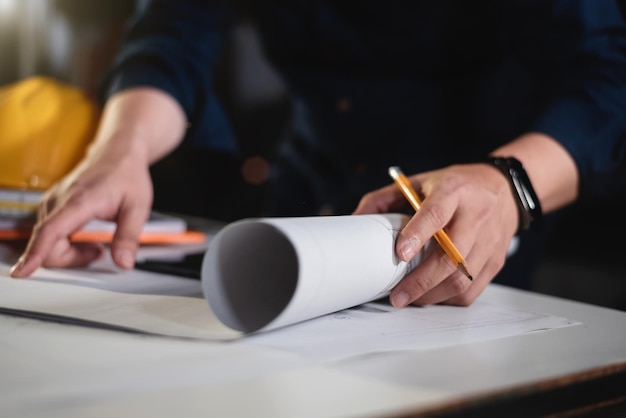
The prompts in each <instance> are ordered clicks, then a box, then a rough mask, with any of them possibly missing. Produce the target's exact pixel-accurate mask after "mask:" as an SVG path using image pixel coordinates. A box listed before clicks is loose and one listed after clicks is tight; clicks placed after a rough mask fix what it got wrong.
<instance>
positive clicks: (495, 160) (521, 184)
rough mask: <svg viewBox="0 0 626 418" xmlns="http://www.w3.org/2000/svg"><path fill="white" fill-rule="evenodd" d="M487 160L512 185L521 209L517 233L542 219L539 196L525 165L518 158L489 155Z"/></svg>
mask: <svg viewBox="0 0 626 418" xmlns="http://www.w3.org/2000/svg"><path fill="white" fill-rule="evenodd" d="M487 162H488V163H489V164H491V165H493V166H494V167H496V168H497V169H499V170H500V171H501V172H502V173H503V174H504V175H505V176H506V178H507V180H508V181H509V183H510V185H511V189H512V190H513V194H514V196H515V201H516V202H517V208H518V209H519V226H518V229H517V234H519V233H520V232H521V231H523V230H525V229H528V228H530V226H531V225H532V224H533V223H535V222H537V221H538V220H539V219H541V216H542V211H541V203H540V202H539V199H538V198H537V194H536V193H535V189H534V188H533V185H532V183H531V182H530V179H529V178H528V175H527V174H526V170H524V166H523V165H522V163H521V162H520V161H519V160H518V159H516V158H513V157H487Z"/></svg>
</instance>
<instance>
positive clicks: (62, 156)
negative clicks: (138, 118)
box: [0, 76, 100, 190]
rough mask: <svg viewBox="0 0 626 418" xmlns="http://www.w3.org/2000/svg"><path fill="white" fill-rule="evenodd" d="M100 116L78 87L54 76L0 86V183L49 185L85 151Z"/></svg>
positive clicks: (26, 186) (31, 186) (25, 186)
mask: <svg viewBox="0 0 626 418" xmlns="http://www.w3.org/2000/svg"><path fill="white" fill-rule="evenodd" d="M99 116H100V109H99V107H98V105H97V104H96V103H95V102H94V101H93V100H91V99H89V98H88V97H87V96H85V95H84V94H83V92H82V91H81V90H80V89H78V88H76V87H73V86H70V85H67V84H65V83H62V82H60V81H58V80H55V79H53V78H49V77H42V76H36V77H30V78H26V79H24V80H21V81H18V82H16V83H13V84H9V85H7V86H4V87H2V88H0V187H4V188H16V189H30V190H45V189H47V188H48V187H50V186H51V185H52V184H54V183H55V182H56V181H57V180H59V179H60V178H61V177H62V176H63V175H65V174H67V173H68V172H69V171H70V170H71V169H72V168H73V167H74V166H75V165H76V164H77V163H78V161H79V160H80V159H81V157H82V156H83V155H84V153H85V150H86V148H87V145H88V144H89V142H90V141H91V139H92V137H93V135H94V132H95V129H96V126H97V123H98V118H99Z"/></svg>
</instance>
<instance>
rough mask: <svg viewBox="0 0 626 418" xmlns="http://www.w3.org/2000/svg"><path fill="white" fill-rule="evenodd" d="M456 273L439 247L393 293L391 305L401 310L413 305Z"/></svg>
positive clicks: (455, 269)
mask: <svg viewBox="0 0 626 418" xmlns="http://www.w3.org/2000/svg"><path fill="white" fill-rule="evenodd" d="M456 271H457V268H456V266H455V265H454V264H453V263H452V261H451V260H450V258H449V257H448V256H447V255H446V253H444V252H443V250H442V249H441V248H439V247H437V248H435V249H434V250H433V251H432V253H431V254H430V255H428V256H427V257H426V258H425V259H424V260H423V261H422V262H421V263H419V265H418V266H417V267H415V268H414V269H413V270H412V271H411V272H410V273H409V274H407V275H406V276H405V277H404V278H403V279H402V280H401V281H400V283H398V284H397V285H396V287H395V288H394V289H393V290H392V291H391V294H390V296H389V297H390V301H391V304H392V305H393V306H395V307H397V308H400V307H404V306H407V305H408V304H410V303H413V302H414V301H415V300H417V299H418V298H420V297H422V296H423V295H424V294H426V293H427V292H429V291H430V290H431V289H434V288H435V286H437V285H439V283H441V282H442V281H443V280H444V279H445V278H447V277H448V276H450V275H451V274H452V273H453V272H456ZM466 280H467V278H466Z"/></svg>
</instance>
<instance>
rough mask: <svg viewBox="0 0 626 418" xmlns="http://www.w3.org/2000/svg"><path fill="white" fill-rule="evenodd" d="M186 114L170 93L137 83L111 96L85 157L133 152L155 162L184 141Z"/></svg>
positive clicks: (126, 154)
mask: <svg viewBox="0 0 626 418" xmlns="http://www.w3.org/2000/svg"><path fill="white" fill-rule="evenodd" d="M186 124H187V122H186V118H185V114H184V112H183V110H182V108H181V107H180V105H179V104H178V103H177V102H176V101H175V100H174V99H173V98H172V97H170V96H169V95H168V94H166V93H164V92H161V91H159V90H157V89H155V88H146V87H137V88H131V89H127V90H124V91H121V92H119V93H117V94H115V95H114V96H112V97H111V98H110V99H109V100H108V102H107V104H106V106H105V108H104V112H103V115H102V119H101V122H100V126H99V128H98V132H97V134H96V137H95V139H94V141H93V143H92V145H91V147H90V149H89V152H88V154H87V158H86V160H89V159H91V158H98V157H101V156H102V155H106V156H107V157H108V158H122V157H128V156H132V157H133V158H136V159H137V162H138V163H140V162H142V161H143V162H145V163H146V164H152V163H154V162H155V161H157V160H159V159H160V158H162V157H164V156H165V155H167V154H168V153H170V152H171V151H172V150H173V149H174V148H176V146H177V145H178V144H179V143H180V142H181V141H182V138H183V136H184V132H185V129H186Z"/></svg>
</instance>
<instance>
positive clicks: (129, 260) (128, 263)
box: [117, 250, 135, 269]
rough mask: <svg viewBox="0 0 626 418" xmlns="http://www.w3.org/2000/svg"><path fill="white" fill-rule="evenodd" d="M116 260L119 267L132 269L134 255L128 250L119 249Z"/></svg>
mask: <svg viewBox="0 0 626 418" xmlns="http://www.w3.org/2000/svg"><path fill="white" fill-rule="evenodd" d="M117 260H118V261H119V263H120V265H121V267H123V268H125V269H132V268H133V266H134V265H135V257H134V256H133V254H132V253H131V252H130V251H129V250H120V251H118V252H117Z"/></svg>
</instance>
